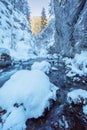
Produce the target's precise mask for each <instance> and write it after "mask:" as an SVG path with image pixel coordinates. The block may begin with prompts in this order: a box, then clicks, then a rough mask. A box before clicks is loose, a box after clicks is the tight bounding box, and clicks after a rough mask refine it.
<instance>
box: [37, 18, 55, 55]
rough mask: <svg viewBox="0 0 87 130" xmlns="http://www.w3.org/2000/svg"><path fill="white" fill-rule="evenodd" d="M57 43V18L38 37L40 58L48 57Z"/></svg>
mask: <svg viewBox="0 0 87 130" xmlns="http://www.w3.org/2000/svg"><path fill="white" fill-rule="evenodd" d="M54 43H55V18H53V19H51V20H50V21H49V23H48V25H47V27H46V28H44V29H43V30H42V31H41V32H40V33H39V34H38V35H37V37H36V48H37V53H38V55H39V56H40V57H47V54H48V53H49V50H51V49H50V48H52V47H54Z"/></svg>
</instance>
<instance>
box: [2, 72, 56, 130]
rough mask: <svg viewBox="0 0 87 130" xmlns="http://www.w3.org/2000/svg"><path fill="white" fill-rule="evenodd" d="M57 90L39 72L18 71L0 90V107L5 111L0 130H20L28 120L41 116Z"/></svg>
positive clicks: (54, 97)
mask: <svg viewBox="0 0 87 130" xmlns="http://www.w3.org/2000/svg"><path fill="white" fill-rule="evenodd" d="M57 89H58V88H57V87H56V86H54V85H53V84H51V83H50V81H49V78H48V77H47V76H46V75H45V74H44V73H43V72H42V71H40V70H32V71H28V70H20V71H18V72H16V73H15V74H13V75H12V76H11V78H10V79H9V80H8V81H7V82H6V83H5V84H4V85H3V87H2V88H0V107H1V108H2V109H5V110H6V113H5V114H4V115H3V116H2V124H3V125H2V126H1V129H2V130H7V129H10V130H22V129H24V128H25V122H26V120H27V119H29V118H38V117H40V116H42V115H43V112H44V111H45V108H48V109H49V108H50V102H49V100H50V99H53V100H56V90H57Z"/></svg>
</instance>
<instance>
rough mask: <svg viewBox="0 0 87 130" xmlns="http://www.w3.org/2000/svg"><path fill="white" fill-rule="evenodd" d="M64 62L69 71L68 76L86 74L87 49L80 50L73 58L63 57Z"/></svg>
mask: <svg viewBox="0 0 87 130" xmlns="http://www.w3.org/2000/svg"><path fill="white" fill-rule="evenodd" d="M64 60H65V63H66V65H67V68H69V69H70V71H69V72H68V73H67V76H68V77H72V76H75V75H76V74H78V75H79V76H83V75H84V76H86V75H87V51H84V52H81V54H76V55H75V57H74V58H73V59H70V58H65V59H64Z"/></svg>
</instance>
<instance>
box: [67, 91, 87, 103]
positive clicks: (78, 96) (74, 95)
mask: <svg viewBox="0 0 87 130" xmlns="http://www.w3.org/2000/svg"><path fill="white" fill-rule="evenodd" d="M67 101H68V102H69V103H70V104H71V103H74V104H79V103H82V104H86V102H87V91H86V90H82V89H77V90H73V91H71V92H69V93H68V94H67Z"/></svg>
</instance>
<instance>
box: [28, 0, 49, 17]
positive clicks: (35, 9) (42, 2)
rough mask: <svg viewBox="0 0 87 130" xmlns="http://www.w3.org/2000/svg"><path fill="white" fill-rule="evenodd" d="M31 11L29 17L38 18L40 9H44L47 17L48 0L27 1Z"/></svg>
mask: <svg viewBox="0 0 87 130" xmlns="http://www.w3.org/2000/svg"><path fill="white" fill-rule="evenodd" d="M28 1H29V6H30V9H31V16H40V15H41V11H42V8H43V7H44V8H45V9H46V15H47V16H48V3H49V0H28Z"/></svg>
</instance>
